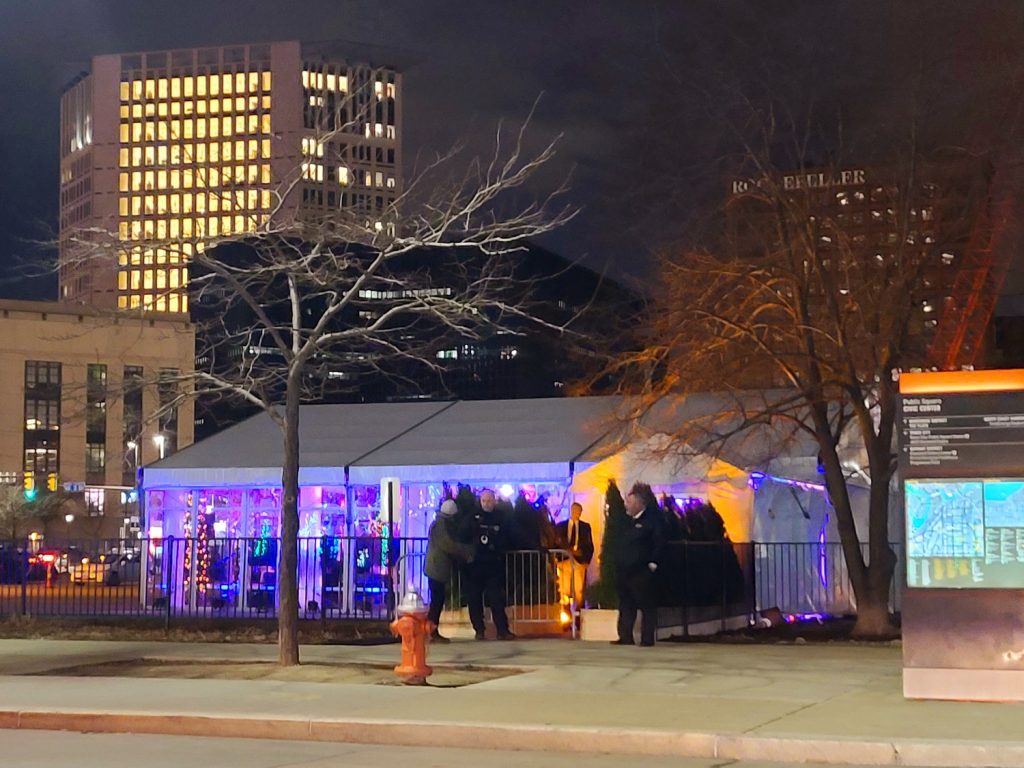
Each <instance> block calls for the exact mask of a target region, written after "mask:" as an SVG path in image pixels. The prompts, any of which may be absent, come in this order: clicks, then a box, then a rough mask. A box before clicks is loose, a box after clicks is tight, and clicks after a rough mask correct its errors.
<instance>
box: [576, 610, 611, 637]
mask: <svg viewBox="0 0 1024 768" xmlns="http://www.w3.org/2000/svg"><path fill="white" fill-rule="evenodd" d="M581 614H582V618H581V621H580V640H592V641H597V642H602V641H603V642H609V641H611V640H618V638H619V631H618V620H619V612H618V611H609V610H606V609H603V608H584V609H583V610H582V611H581Z"/></svg>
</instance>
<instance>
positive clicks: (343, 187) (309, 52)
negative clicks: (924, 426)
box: [60, 41, 402, 312]
mask: <svg viewBox="0 0 1024 768" xmlns="http://www.w3.org/2000/svg"><path fill="white" fill-rule="evenodd" d="M401 105H402V99H401V75H400V74H399V73H398V72H397V71H396V70H395V68H394V67H378V66H373V65H370V64H362V63H360V64H357V63H352V62H351V61H347V60H346V59H344V58H343V57H342V56H341V55H340V53H339V52H338V51H337V50H336V49H335V48H334V47H333V46H331V45H327V44H316V45H305V44H301V43H299V42H296V41H290V42H277V43H260V44H250V45H231V46H223V47H217V48H190V49H183V50H172V51H149V52H145V53H128V54H113V55H104V56H96V57H95V58H93V60H92V68H91V70H90V72H88V73H86V74H84V75H82V76H81V77H80V78H78V79H77V80H76V81H75V82H74V83H72V84H71V85H70V86H68V88H67V89H66V90H65V92H64V94H63V96H62V98H61V129H60V143H61V146H60V157H61V162H60V173H61V185H60V195H61V199H60V203H61V204H60V251H61V254H60V255H61V270H60V299H61V301H67V302H76V303H86V304H90V305H93V306H96V307H102V308H111V309H135V308H141V309H149V310H153V311H158V312H187V311H188V309H189V307H188V296H187V293H186V290H185V287H186V285H187V283H188V261H189V258H190V257H191V255H192V254H193V253H195V252H196V249H201V248H203V247H204V244H205V243H206V242H208V241H209V240H210V239H212V238H222V237H224V236H238V235H245V234H248V233H251V232H253V231H255V230H256V229H257V228H258V227H260V226H261V225H263V224H264V223H266V222H267V220H268V219H269V218H271V217H274V218H275V219H276V218H277V217H281V218H282V220H285V219H287V218H288V217H294V216H296V215H298V216H303V217H312V218H316V217H317V216H323V215H325V214H327V213H328V212H329V211H331V210H337V209H342V210H348V211H352V212H354V213H356V214H357V215H360V216H365V217H366V220H367V222H368V223H369V222H372V223H373V225H375V226H376V225H378V224H377V223H378V222H380V225H379V226H388V224H387V220H386V211H387V210H388V207H389V206H390V205H391V204H392V203H393V202H394V200H395V199H396V198H397V197H398V195H399V194H400V192H401V187H402V179H401V130H402V121H401V115H402V108H401ZM101 242H102V243H103V247H100V246H99V245H98V244H99V243H101ZM110 243H114V244H115V246H116V247H113V248H111V247H110V246H109V244H110ZM101 254H102V256H100V255H101Z"/></svg>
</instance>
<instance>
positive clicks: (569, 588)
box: [555, 501, 594, 611]
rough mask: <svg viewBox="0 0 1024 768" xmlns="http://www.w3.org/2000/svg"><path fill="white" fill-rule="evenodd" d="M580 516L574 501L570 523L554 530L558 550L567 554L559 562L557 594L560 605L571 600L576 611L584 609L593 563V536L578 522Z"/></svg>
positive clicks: (559, 525) (587, 528)
mask: <svg viewBox="0 0 1024 768" xmlns="http://www.w3.org/2000/svg"><path fill="white" fill-rule="evenodd" d="M582 516H583V506H582V505H581V504H580V503H579V502H575V501H574V502H573V503H572V506H570V507H569V519H568V520H566V521H565V522H564V523H559V524H558V525H556V526H555V538H556V541H557V547H558V548H559V549H564V550H565V551H566V552H568V553H569V555H568V556H567V557H566V556H564V555H563V556H562V558H561V559H560V560H559V562H558V584H559V591H560V592H561V593H562V602H563V604H566V603H569V599H570V598H571V600H572V605H573V606H574V608H575V609H576V610H577V611H578V610H580V609H581V608H582V607H583V587H584V583H585V581H586V578H587V566H588V565H590V561H591V560H593V559H594V534H593V532H592V531H591V529H590V523H585V522H583V520H581V519H580V518H581V517H582Z"/></svg>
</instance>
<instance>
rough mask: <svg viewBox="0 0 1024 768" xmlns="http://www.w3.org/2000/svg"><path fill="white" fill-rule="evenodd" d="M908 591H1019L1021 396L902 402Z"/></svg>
mask: <svg viewBox="0 0 1024 768" xmlns="http://www.w3.org/2000/svg"><path fill="white" fill-rule="evenodd" d="M899 468H900V477H901V479H902V481H903V494H904V503H905V510H906V537H907V538H906V541H907V586H909V587H930V588H974V589H986V588H997V589H998V588H1004V589H1005V588H1011V589H1015V588H1024V392H1021V391H1017V392H970V393H956V392H949V393H941V392H940V393H929V394H905V395H903V396H902V397H901V398H900V413H899Z"/></svg>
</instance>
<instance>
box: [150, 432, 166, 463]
mask: <svg viewBox="0 0 1024 768" xmlns="http://www.w3.org/2000/svg"><path fill="white" fill-rule="evenodd" d="M153 442H154V443H156V447H157V450H159V451H160V458H161V459H163V457H164V446H165V445H167V438H166V437H165V436H164V435H153Z"/></svg>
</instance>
